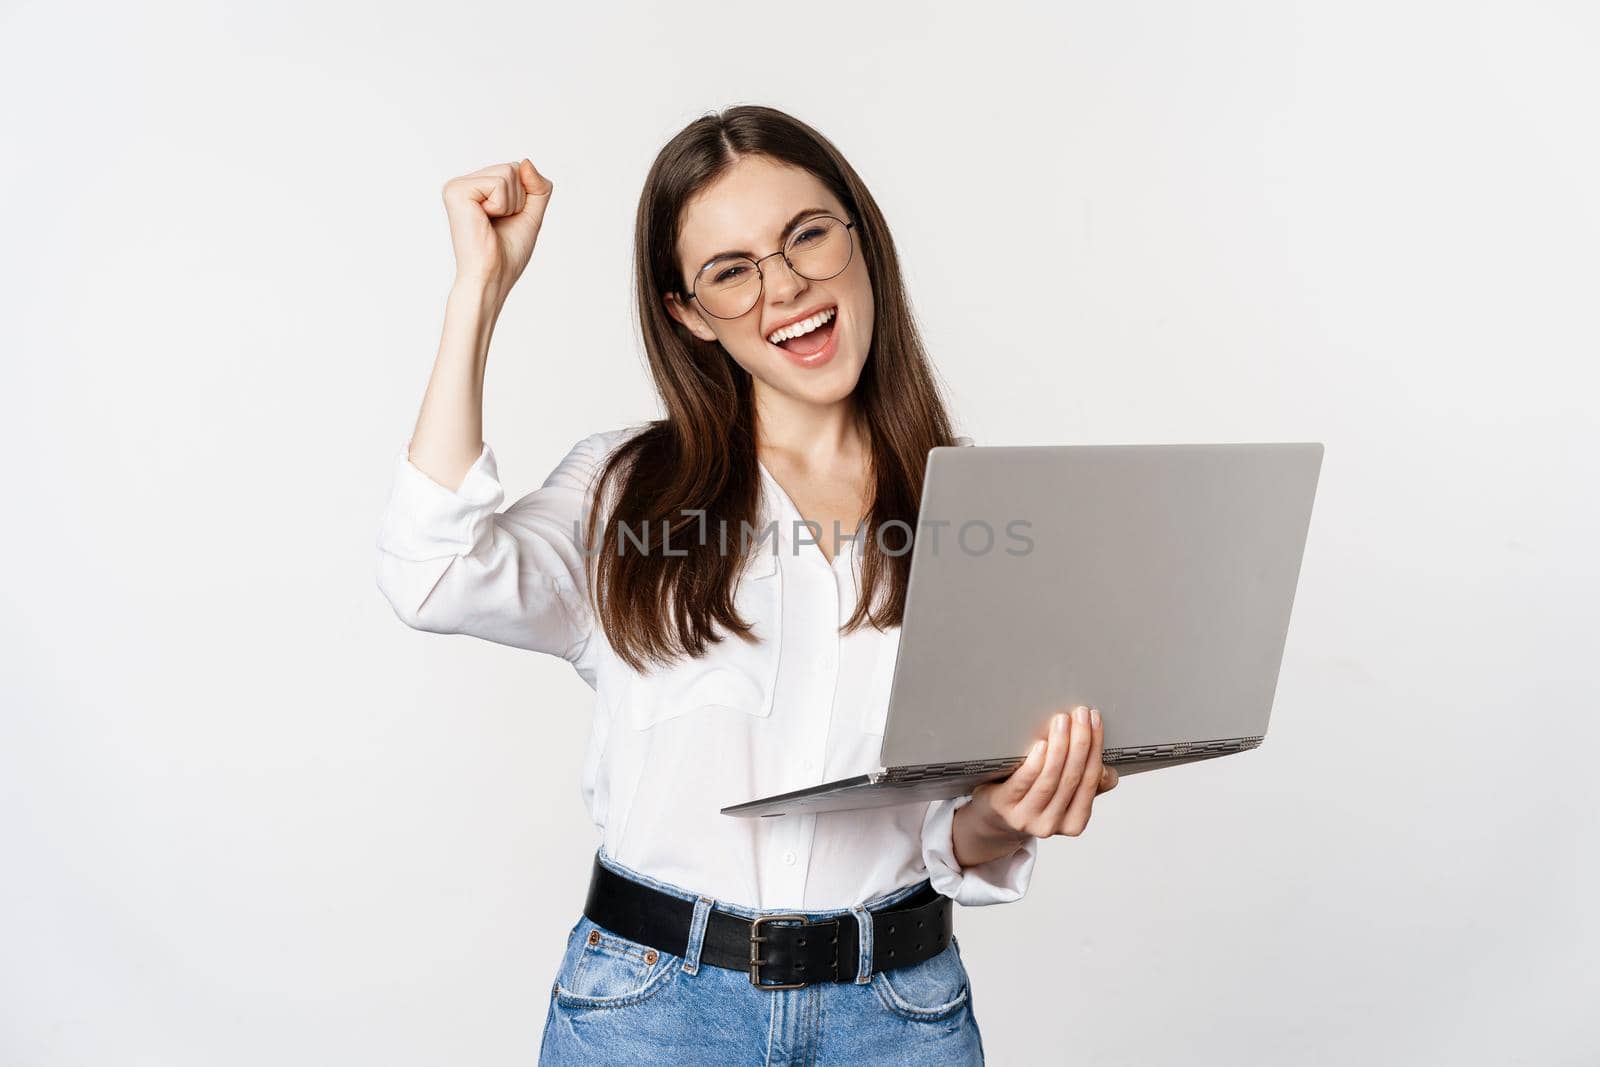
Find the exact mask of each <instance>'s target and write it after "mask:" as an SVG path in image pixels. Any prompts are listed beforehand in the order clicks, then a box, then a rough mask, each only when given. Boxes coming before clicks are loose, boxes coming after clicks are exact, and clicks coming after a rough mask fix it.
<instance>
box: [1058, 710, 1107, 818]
mask: <svg viewBox="0 0 1600 1067" xmlns="http://www.w3.org/2000/svg"><path fill="white" fill-rule="evenodd" d="M1089 729H1090V750H1089V762H1088V763H1087V764H1086V765H1085V766H1084V769H1083V781H1082V782H1081V783H1079V785H1078V791H1077V792H1076V793H1075V794H1074V795H1073V797H1072V803H1071V804H1069V805H1067V811H1066V814H1065V815H1064V816H1063V817H1062V820H1061V823H1060V825H1059V832H1061V833H1063V834H1065V835H1066V836H1068V837H1077V836H1078V835H1079V834H1081V833H1083V831H1084V828H1085V827H1087V826H1088V825H1089V815H1090V814H1091V812H1092V811H1093V810H1094V798H1095V795H1096V794H1097V793H1099V792H1100V773H1101V771H1102V770H1103V769H1104V766H1105V764H1104V763H1103V762H1102V757H1101V751H1100V746H1101V744H1102V742H1103V741H1104V739H1105V732H1104V727H1103V726H1102V724H1101V721H1100V712H1099V711H1098V710H1097V709H1094V708H1090V709H1089Z"/></svg>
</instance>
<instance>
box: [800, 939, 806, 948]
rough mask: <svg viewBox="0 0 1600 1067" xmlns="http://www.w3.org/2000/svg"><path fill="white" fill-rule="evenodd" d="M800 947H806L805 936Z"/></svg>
mask: <svg viewBox="0 0 1600 1067" xmlns="http://www.w3.org/2000/svg"><path fill="white" fill-rule="evenodd" d="M800 947H801V948H805V947H806V939H805V938H803V937H802V938H801V939H800Z"/></svg>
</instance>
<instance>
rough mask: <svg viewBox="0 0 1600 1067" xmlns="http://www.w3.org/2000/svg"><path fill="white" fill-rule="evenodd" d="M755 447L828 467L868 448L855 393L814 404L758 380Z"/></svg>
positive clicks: (793, 460)
mask: <svg viewBox="0 0 1600 1067" xmlns="http://www.w3.org/2000/svg"><path fill="white" fill-rule="evenodd" d="M754 400H755V406H756V451H757V453H758V454H759V455H761V456H768V455H777V456H781V457H783V458H784V459H785V460H786V461H787V463H786V465H788V464H796V465H799V466H801V467H804V468H809V469H818V468H826V467H829V466H831V465H833V464H835V463H836V462H837V461H839V460H840V459H843V458H851V457H857V456H859V455H860V454H861V453H862V452H863V451H864V450H865V444H866V441H865V434H864V432H863V429H862V427H861V423H860V412H859V410H858V409H857V407H856V403H855V397H854V396H853V395H850V396H846V397H844V398H842V399H840V400H838V401H835V402H833V403H831V404H812V403H809V402H807V401H805V400H800V399H797V398H795V397H792V396H784V395H782V394H779V393H774V392H773V391H772V390H769V389H765V388H763V387H762V386H761V383H760V382H757V383H756V390H755V395H754Z"/></svg>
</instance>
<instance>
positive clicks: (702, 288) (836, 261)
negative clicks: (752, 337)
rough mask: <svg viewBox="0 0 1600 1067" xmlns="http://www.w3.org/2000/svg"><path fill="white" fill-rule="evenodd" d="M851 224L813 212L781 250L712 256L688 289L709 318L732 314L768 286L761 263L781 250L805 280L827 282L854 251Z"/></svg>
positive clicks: (738, 312) (753, 301) (731, 316)
mask: <svg viewBox="0 0 1600 1067" xmlns="http://www.w3.org/2000/svg"><path fill="white" fill-rule="evenodd" d="M854 226H855V223H853V222H845V221H844V220H843V219H836V218H834V217H833V216H832V215H813V216H812V217H811V218H809V219H806V220H805V221H804V222H802V223H800V225H799V226H798V227H797V228H796V229H795V231H794V232H793V233H792V234H790V235H789V239H788V240H787V241H786V242H784V245H783V249H782V250H781V251H778V252H773V253H771V254H770V255H765V256H762V257H761V258H760V259H750V258H749V257H747V256H728V257H726V258H723V259H713V260H712V261H711V262H710V263H707V264H706V265H705V266H703V267H701V268H700V272H699V273H698V274H696V275H695V276H694V285H692V286H691V287H690V288H689V292H688V293H687V294H686V295H687V296H688V298H689V299H690V300H698V301H699V302H700V309H701V310H702V311H704V312H705V313H706V314H707V315H710V316H711V317H712V318H715V319H736V318H738V317H739V316H741V315H743V314H745V313H746V312H748V311H749V310H750V309H751V308H753V307H755V306H756V302H757V301H758V300H760V299H761V294H762V293H763V292H765V291H766V284H767V281H766V276H765V275H764V274H763V273H762V272H761V264H762V263H763V262H765V261H766V260H769V259H771V258H772V257H773V256H782V257H783V261H784V262H785V263H787V264H788V265H789V269H790V270H792V271H793V272H794V273H795V274H797V275H799V276H800V277H802V278H804V279H806V280H807V281H812V282H825V281H827V280H828V279H829V278H832V277H835V276H837V275H839V274H841V273H843V272H844V269H845V268H846V267H848V266H849V265H850V258H851V256H853V255H854V254H855V245H856V243H855V241H854V240H853V239H852V238H851V236H850V230H851V229H852V228H853V227H854Z"/></svg>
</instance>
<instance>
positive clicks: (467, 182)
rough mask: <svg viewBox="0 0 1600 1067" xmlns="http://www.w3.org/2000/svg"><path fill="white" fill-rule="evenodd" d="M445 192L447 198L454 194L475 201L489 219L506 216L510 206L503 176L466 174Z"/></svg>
mask: <svg viewBox="0 0 1600 1067" xmlns="http://www.w3.org/2000/svg"><path fill="white" fill-rule="evenodd" d="M445 192H446V195H447V197H448V195H449V194H451V193H454V194H456V195H458V196H462V197H465V198H467V199H469V200H473V201H476V202H477V203H478V204H479V205H481V206H482V208H483V213H484V214H485V215H488V216H489V217H490V218H498V217H500V216H501V215H505V214H507V213H508V211H509V209H510V206H511V191H510V189H509V188H508V187H507V184H506V179H505V177H504V176H503V175H498V174H467V175H464V176H462V177H460V178H457V179H456V180H455V181H453V182H451V183H450V184H449V185H447V186H446V187H445Z"/></svg>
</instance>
